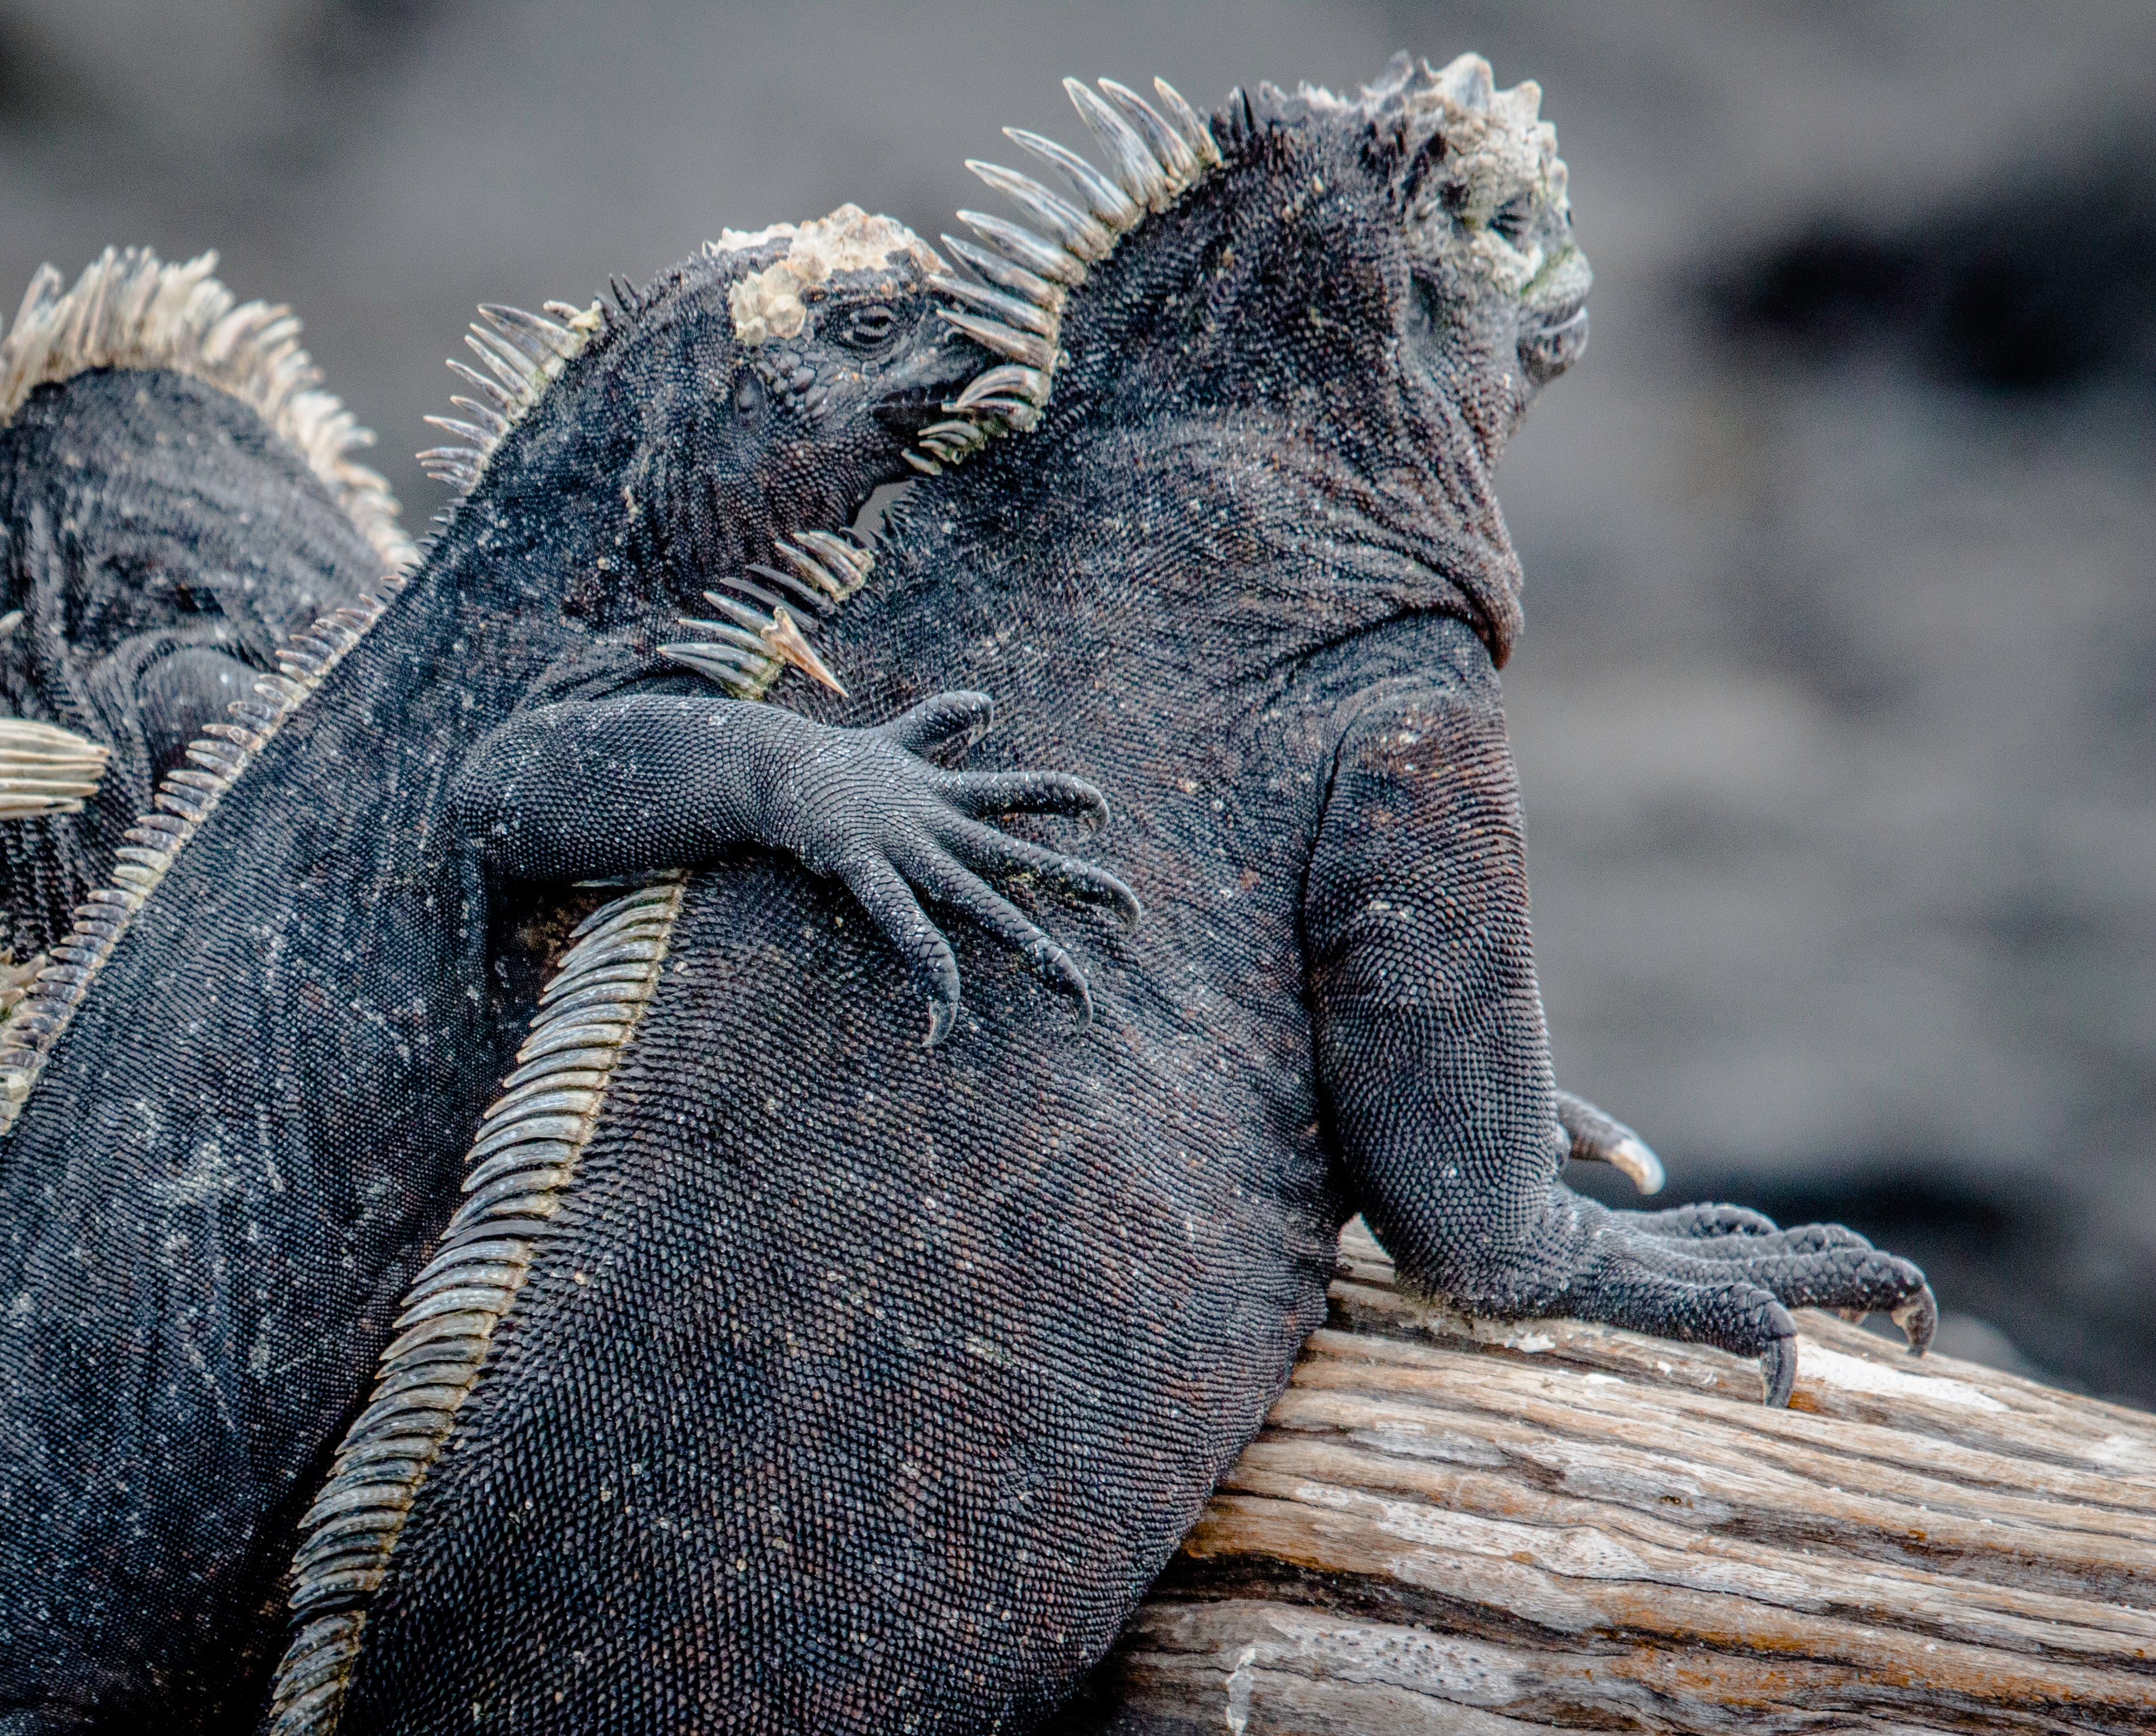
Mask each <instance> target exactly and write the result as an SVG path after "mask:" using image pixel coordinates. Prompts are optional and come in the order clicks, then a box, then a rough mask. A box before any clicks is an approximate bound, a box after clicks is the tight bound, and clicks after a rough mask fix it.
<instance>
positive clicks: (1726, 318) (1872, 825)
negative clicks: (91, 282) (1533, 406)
mask: <svg viewBox="0 0 2156 1736" xmlns="http://www.w3.org/2000/svg"><path fill="white" fill-rule="evenodd" d="M1401 45H1407V46H1409V47H1412V48H1414V49H1415V50H1417V51H1418V52H1420V53H1424V54H1429V55H1430V56H1431V57H1432V58H1434V59H1445V58H1446V57H1449V56H1450V55H1451V54H1454V53H1455V52H1458V51H1459V50H1460V49H1466V48H1470V47H1472V48H1476V49H1480V50H1481V51H1482V52H1483V53H1485V54H1488V55H1489V56H1490V57H1491V59H1492V60H1493V61H1494V62H1495V63H1496V69H1497V72H1498V74H1499V76H1500V78H1501V80H1503V81H1505V82H1511V81H1512V80H1517V79H1518V78H1521V77H1525V76H1533V77H1535V78H1537V79H1538V80H1541V81H1542V83H1543V86H1544V89H1545V90H1546V92H1547V97H1546V101H1545V112H1546V113H1547V114H1548V115H1549V116H1551V117H1552V118H1553V119H1554V120H1555V121H1557V122H1558V126H1559V129H1560V132H1561V135H1562V137H1563V143H1564V149H1565V155H1566V157H1568V160H1569V161H1570V162H1571V164H1572V166H1573V193H1574V199H1575V204H1576V209H1577V215H1578V226H1579V229H1580V232H1581V234H1582V237H1583V239H1584V243H1585V245H1586V247H1587V249H1588V251H1589V254H1590V255H1591V256H1592V258H1593V259H1594V264H1595V267H1596V270H1597V274H1598V278H1599V282H1598V286H1597V289H1596V291H1595V300H1594V347H1593V351H1592V353H1591V354H1590V356H1589V359H1588V361H1587V362H1586V363H1585V365H1584V367H1582V368H1581V369H1580V370H1579V371H1578V372H1577V373H1576V374H1575V375H1574V376H1573V378H1568V379H1567V380H1566V381H1564V382H1563V383H1562V384H1561V385H1559V386H1558V388H1556V389H1555V390H1554V391H1553V393H1551V394H1550V396H1549V398H1548V399H1547V401H1546V402H1545V403H1543V406H1541V407H1540V408H1538V410H1537V413H1536V416H1535V418H1534V419H1533V420H1532V423H1531V424H1530V426H1529V428H1528V430H1527V433H1526V434H1525V435H1524V436H1523V437H1522V440H1521V442H1520V444H1519V445H1518V446H1517V448H1516V449H1515V453H1514V455H1513V456H1512V458H1511V459H1510V460H1508V462H1507V477H1506V479H1505V498H1506V501H1507V506H1508V508H1509V510H1510V511H1511V514H1512V522H1513V526H1514V528H1515V531H1516V533H1517V537H1518V541H1519V544H1520V547H1521V551H1522V556H1523V557H1524V559H1525V562H1526V564H1527V572H1528V574H1529V590H1528V620H1529V631H1528V634H1527V639H1526V641H1525V643H1524V645H1523V648H1522V652H1521V654H1520V656H1519V658H1518V660H1517V662H1516V663H1515V665H1514V666H1513V669H1512V671H1511V672H1510V673H1509V674H1508V675H1507V686H1508V690H1509V692H1510V695H1511V703H1512V714H1513V721H1514V727H1515V731H1516V734H1517V747H1518V752H1519V758H1520V762H1521V767H1522V775H1523V778H1524V780H1525V783H1526V788H1527V805H1528V813H1529V816H1530V818H1531V820H1532V828H1533V843H1534V855H1533V863H1534V871H1535V890H1536V896H1537V917H1538V921H1539V924H1540V945H1541V958H1542V966H1543V982H1544V985H1545V989H1546V992H1547V994H1548V1003H1549V1010H1550V1015H1551V1020H1552V1023H1553V1028H1554V1032H1555V1038H1556V1043H1557V1050H1558V1061H1559V1067H1560V1072H1561V1076H1563V1078H1565V1079H1566V1081H1568V1083H1569V1084H1571V1085H1572V1086H1573V1087H1575V1088H1576V1089H1578V1090H1581V1091H1586V1092H1588V1093H1589V1094H1590V1095H1592V1096H1594V1097H1597V1098H1599V1099H1600V1100H1601V1101H1603V1102H1604V1103H1605V1104H1607V1105H1608V1106H1609V1107H1610V1108H1612V1109H1613V1110H1614V1111H1616V1112H1619V1113H1620V1114H1622V1115H1624V1116H1625V1117H1627V1118H1629V1119H1630V1120H1632V1121H1633V1122H1635V1124H1636V1125H1638V1126H1639V1127H1640V1128H1641V1130H1642V1131H1643V1132H1645V1133H1647V1134H1648V1136H1649V1137H1650V1138H1652V1139H1653V1140H1654V1141H1655V1143H1656V1144H1657V1145H1658V1146H1659V1147H1660V1148H1661V1151H1662V1152H1663V1153H1664V1155H1665V1156H1666V1158H1668V1159H1669V1163H1670V1170H1671V1186H1672V1191H1673V1193H1674V1194H1677V1195H1679V1196H1697V1195H1700V1194H1725V1195H1729V1196H1734V1197H1738V1198H1741V1199H1746V1200H1748V1201H1751V1202H1753V1203H1754V1204H1761V1205H1763V1206H1765V1207H1767V1208H1768V1210H1773V1211H1775V1212H1776V1213H1778V1214H1779V1215H1784V1216H1788V1217H1805V1216H1825V1217H1840V1218H1843V1219H1845V1220H1847V1221H1849V1222H1851V1223H1853V1224H1856V1225H1859V1226H1860V1227H1861V1228H1864V1229H1866V1230H1869V1231H1871V1232H1873V1233H1874V1234H1876V1235H1879V1236H1880V1237H1881V1238H1882V1239H1885V1240H1889V1241H1891V1242H1892V1243H1893V1244H1894V1245H1895V1246H1897V1247H1900V1248H1902V1249H1903V1250H1905V1251H1908V1252H1910V1253H1912V1254H1914V1255H1915V1256H1917V1257H1918V1258H1920V1259H1922V1260H1923V1261H1925V1262H1926V1263H1927V1265H1928V1266H1929V1267H1930V1268H1931V1270H1932V1271H1933V1275H1934V1277H1935V1279H1936V1281H1937V1282H1938V1289H1939V1292H1940V1295H1941V1298H1942V1300H1943V1303H1944V1305H1945V1307H1947V1309H1948V1310H1949V1311H1950V1312H1949V1317H1948V1321H1947V1323H1946V1326H1945V1328H1943V1332H1942V1340H1943V1343H1945V1344H1946V1345H1947V1346H1948V1348H1953V1349H1955V1350H1957V1351H1959V1352H1962V1353H1979V1354H1984V1355H1987V1356H1989V1357H1990V1358H1994V1359H1997V1360H2005V1361H2008V1362H2013V1361H2015V1359H2016V1358H2023V1359H2025V1360H2026V1361H2027V1362H2028V1363H2030V1364H2033V1365H2035V1367H2037V1368H2040V1369H2043V1370H2045V1371H2047V1372H2049V1373H2051V1374H2054V1375H2056V1376H2060V1377H2063V1378H2066V1379H2071V1380H2074V1381H2076V1382H2079V1383H2082V1384H2086V1385H2087V1386H2088V1387H2089V1388H2091V1389H2093V1390H2097V1391H2100V1392H2106V1393H2113V1394H2124V1395H2131V1396H2133V1397H2136V1398H2138V1399H2139V1400H2143V1401H2148V1400H2156V1321H2153V1320H2152V1309H2151V1302H2152V1301H2156V1261H2152V1255H2153V1254H2156V1162H2152V1158H2156V986H2152V968H2156V481H2152V460H2156V431H2152V419H2151V411H2152V408H2156V170H2152V167H2151V161H2152V159H2151V147H2152V146H2156V8H2150V7H2148V5H2146V4H2143V3H2136V0H2117V3H2103V0H2080V3H2077V4H2076V5H2075V6H2073V7H2071V8H2054V7H2048V6H2040V5H2002V4H1979V3H1969V0H1931V3H1918V0H1900V3H1892V4H1889V3H1876V4H1872V3H1856V0H1809V3H1804V4H1789V5H1784V6H1779V7H1777V8H1734V7H1726V6H1720V5H1712V4H1707V3H1678V0H1625V3H1615V0H1604V3H1600V4H1597V5H1595V6H1594V7H1584V6H1577V5H1567V4H1558V3H1522V4H1517V5H1496V4H1479V5H1477V4H1461V5H1453V6H1440V5H1428V6H1422V5H1413V4H1405V3H1396V4H1380V3H1360V4H1358V3H1346V0H1333V3H1303V4H1296V3H1289V0H1256V3H1249V4H1243V3H1237V4H1228V3H1210V0H1209V3H1196V0H1185V3H1182V4H1178V5H1171V6H1160V5H1153V4H1139V3H1115V0H1064V3H1061V4H1058V5H1054V6H1050V5H1045V4H1044V5H1037V6H1036V5H1016V4H1008V5H999V6H998V5H987V4H979V3H959V0H917V3H910V4H905V5H875V6H871V5H839V4H830V3H810V0H796V3H792V4H788V5H786V6H783V7H778V6H770V5H745V4H744V5H711V6H698V5H695V4H691V3H689V0H622V3H617V4H612V5H606V6H601V5H597V4H577V3H572V0H534V3H531V4H527V5H511V4H507V3H501V0H158V3H154V4H152V3H148V0H0V291H4V293H5V294H6V295H8V296H12V295H13V294H14V293H15V291H14V289H13V287H12V286H13V285H21V284H23V283H25V282H26V281H27V280H28V276H29V274H30V272H31V270H33V268H34V267H35V266H36V265H37V264H38V262H39V261H40V260H41V259H51V260H53V261H54V263H55V264H57V265H59V266H60V267H61V268H62V269H63V270H65V271H67V272H68V273H69V275H73V273H74V271H75V270H78V269H80V266H81V265H83V264H84V263H85V261H86V260H87V259H89V258H90V256H91V255H92V254H94V253H95V252H96V250H97V249H99V248H100V247H102V246H103V245H104V244H105V243H106V242H108V241H130V240H142V241H147V242H150V243H151V244H154V245H155V246H157V248H158V249H160V250H161V251H162V252H163V253H164V254H166V255H167V257H174V258H177V257H182V256H185V255H187V254H191V253H193V252H194V251H196V250H198V249H201V248H203V247H207V246H215V247H217V248H218V249H221V250H222V252H223V275H224V277H225V279H226V280H227V281H228V282H229V283H230V284H231V285H233V286H234V288H235V289H237V290H239V291H240V292H241V293H242V294H243V295H256V294H259V295H267V296H269V297H271V298H273V299H285V300H290V301H291V302H292V303H293V304H294V305H295V306H296V307H297V308H298V309H299V310H300V312H301V313H302V314H304V315H305V317H306V320H307V322H308V333H309V342H310V343H311V347H312V348H313V350H314V352H315V353H316V357H317V358H318V359H319V360H320V361H321V362H322V364H323V365H324V366H325V367H326V369H327V370H328V372H329V376H330V383H331V386H332V387H333V388H335V389H336V390H337V391H339V392H341V393H343V394H344V396H345V397H346V398H347V400H348V401H349V402H351V403H352V404H353V405H354V406H355V408H357V410H358V412H359V413H360V414H361V415H362V418H363V419H367V420H368V421H369V422H371V423H372V424H373V425H374V426H375V427H376V428H377V429H380V430H382V434H383V446H382V467H383V468H384V469H385V470H388V473H389V474H390V475H391V477H392V479H393V481H394V483H395V484H396V485H397V488H398V492H399V494H400V495H401V496H403V499H404V501H405V503H406V508H407V516H408V520H409V521H412V522H413V523H415V524H418V523H421V522H423V521H424V520H425V518H426V517H427V516H428V515H429V514H430V513H431V512H432V511H434V510H435V509H436V507H437V506H439V499H440V496H439V494H438V492H437V491H436V490H435V489H434V487H433V485H430V484H429V483H428V482H426V481H425V480H423V478H422V477H421V476H420V475H419V474H418V470H417V467H416V465H413V463H412V462H411V461H410V460H409V458H408V453H409V452H411V451H412V450H413V449H416V448H417V447H418V446H420V445H423V444H431V442H430V441H429V439H428V431H427V430H426V429H423V427H422V426H421V425H420V422H419V418H420V416H421V415H423V413H427V412H429V411H430V410H434V409H437V408H442V407H443V406H444V403H445V401H446V398H447V395H448V391H449V381H448V379H447V378H445V377H444V374H443V372H442V371H441V369H440V367H439V358H440V357H442V356H443V355H444V354H446V353H448V352H450V351H451V350H452V349H454V348H455V347H456V342H457V337H458V334H459V331H460V330H461V328H462V325H463V322H464V321H465V319H466V318H467V317H468V316H469V315H470V308H471V306H472V304H473V303H475V302H476V301H479V300H516V301H521V302H523V303H525V304H526V305H535V304H536V302H537V301H539V300H541V299H542V298H544V297H547V296H562V297H564V298H569V299H583V298H586V297H588V296H589V295H591V294H593V292H594V291H595V290H598V288H599V287H600V286H601V285H603V283H604V282H605V280H606V279H607V278H608V275H611V274H613V273H621V274H623V275H626V276H628V277H630V278H632V279H637V278H640V277H642V276H644V275H648V274H649V273H651V272H653V271H654V270H657V269H658V268H659V267H660V266H661V265H665V264H666V263H668V262H669V261H670V260H672V259H675V258H677V257H679V256H680V255H682V254H685V253H687V252H688V251H690V249H691V248H692V247H693V246H694V245H695V244H696V242H697V241H699V240H700V239H701V238H703V237H704V236H706V235H708V234H714V233H716V231H717V229H719V228H720V227H721V226H722V225H727V224H731V225H734V226H736V227H745V228H752V227H756V226H758V225H760V224H762V223H765V222H768V221H770V220H772V219H774V218H801V217H808V216H814V215H819V214H821V213H824V212H825V211H828V210H829V209H830V208H832V207H833V206H834V205H836V204H838V203H840V202H841V201H842V200H844V199H848V198H851V199H855V200H856V201H858V202H859V203H862V204H864V205H865V206H868V207H869V208H871V209H877V208H880V209H885V210H888V211H891V212H893V213H896V214H897V215H899V216H901V217H902V218H905V219H906V220H907V221H908V222H910V223H913V224H914V225H915V226H916V228H919V229H922V230H924V231H925V232H927V233H931V234H932V233H934V232H935V231H936V230H937V229H941V228H943V227H947V226H948V218H947V213H949V212H950V211H951V210H952V208H954V207H955V206H957V205H959V204H961V203H969V204H970V203H983V190H982V189H979V188H978V187H976V185H975V184H974V183H973V181H972V180H971V178H970V177H968V176H967V175H966V173H965V172H964V171H963V169H962V167H961V166H960V165H961V159H962V158H963V157H968V156H989V157H1005V158H1007V157H1009V150H1008V149H1007V148H1006V146H1004V141H1002V139H1001V138H1000V137H999V136H998V131H997V128H998V126H999V125H1001V124H1003V123H1004V122H1011V123H1014V124H1021V125H1030V126H1034V127H1036V128H1039V129H1042V130H1045V131H1053V132H1057V133H1060V135H1062V136H1065V137H1066V138H1069V139H1071V140H1073V141H1075V140H1077V139H1078V138H1080V137H1081V136H1082V135H1081V131H1080V129H1079V127H1078V126H1077V124H1076V121H1075V117H1073V116H1070V115H1069V114H1068V113H1067V112H1066V111H1065V107H1064V100H1063V97H1062V95H1061V93H1060V91H1059V90H1057V88H1056V85H1055V80H1056V78H1057V76H1058V75H1060V74H1063V73H1065V72H1070V71H1075V72H1081V73H1085V74H1089V75H1091V74H1097V73H1106V74H1111V75H1114V76H1117V77H1121V78H1122V79H1124V80H1127V81H1128V82H1132V83H1139V84H1142V82H1143V80H1145V79H1146V78H1147V77H1149V76H1150V75H1151V74H1154V73H1156V72H1158V73H1160V74H1164V75H1166V76H1167V77H1168V78H1169V79H1170V80H1173V82H1174V83H1176V84H1177V85H1178V86H1179V87H1180V88H1181V89H1182V90H1183V91H1184V92H1185V93H1186V94H1187V95H1189V96H1190V97H1191V98H1193V100H1196V101H1199V103H1200V104H1201V105H1210V104H1211V103H1213V102H1214V101H1217V100H1219V97H1220V96H1221V95H1223V94H1224V91H1225V90H1226V89H1227V87H1228V86H1229V85H1231V84H1233V83H1236V82H1239V81H1240V82H1255V80H1259V79H1262V78H1272V79H1275V80H1281V81H1283V82H1290V83H1291V82H1293V81H1294V80H1297V79H1299V78H1310V79H1312V80H1317V81H1321V82H1325V83H1329V84H1332V85H1335V86H1344V85H1352V84H1353V83H1355V82H1357V81H1358V80H1360V79H1362V78H1364V77H1367V76H1368V75H1369V74H1372V73H1373V72H1374V71H1375V70H1376V69H1378V67H1379V66H1380V65H1381V64H1383V61H1384V59H1385V57H1386V55H1387V54H1389V52H1390V51H1391V50H1392V49H1394V48H1395V47H1398V46H1401ZM988 203H993V201H988Z"/></svg>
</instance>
